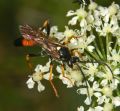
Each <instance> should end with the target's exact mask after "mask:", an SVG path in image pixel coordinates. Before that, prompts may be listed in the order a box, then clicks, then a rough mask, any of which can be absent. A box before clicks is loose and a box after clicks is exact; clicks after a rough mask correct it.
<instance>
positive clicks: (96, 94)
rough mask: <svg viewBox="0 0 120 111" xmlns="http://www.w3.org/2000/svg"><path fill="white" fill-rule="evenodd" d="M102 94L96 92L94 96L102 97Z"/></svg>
mask: <svg viewBox="0 0 120 111" xmlns="http://www.w3.org/2000/svg"><path fill="white" fill-rule="evenodd" d="M101 95H102V94H101V93H99V92H95V93H94V96H96V97H100V96H101Z"/></svg>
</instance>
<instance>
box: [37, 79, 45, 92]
mask: <svg viewBox="0 0 120 111" xmlns="http://www.w3.org/2000/svg"><path fill="white" fill-rule="evenodd" d="M44 90H45V86H43V85H42V84H41V82H40V81H39V82H38V91H39V92H42V91H44Z"/></svg>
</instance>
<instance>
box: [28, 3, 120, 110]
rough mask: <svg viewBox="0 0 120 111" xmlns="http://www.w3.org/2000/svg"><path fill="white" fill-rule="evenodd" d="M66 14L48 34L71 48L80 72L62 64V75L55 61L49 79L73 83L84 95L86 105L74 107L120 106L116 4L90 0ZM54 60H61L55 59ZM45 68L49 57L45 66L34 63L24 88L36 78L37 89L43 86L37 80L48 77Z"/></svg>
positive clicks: (118, 13) (119, 37)
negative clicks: (63, 22)
mask: <svg viewBox="0 0 120 111" xmlns="http://www.w3.org/2000/svg"><path fill="white" fill-rule="evenodd" d="M66 17H69V18H70V20H69V21H68V24H67V25H66V26H65V31H63V32H59V31H58V27H57V26H52V27H51V30H50V37H51V38H53V39H55V40H57V42H60V43H61V44H63V43H64V44H65V46H66V47H68V48H69V50H70V51H71V50H73V55H74V56H77V57H79V59H80V61H81V62H79V66H80V67H81V69H82V72H83V73H84V76H83V74H82V72H81V71H80V70H79V69H78V68H77V66H76V65H74V66H73V68H70V67H69V66H68V65H67V64H65V69H64V75H62V73H63V70H62V69H61V66H60V65H57V66H56V71H57V72H58V73H59V74H60V76H56V77H55V76H54V74H53V77H52V79H56V78H58V79H60V80H61V81H62V83H63V84H65V85H67V88H72V87H74V86H77V87H78V90H77V93H78V94H79V95H85V96H86V99H85V100H84V103H85V105H84V106H86V105H88V106H89V108H88V109H86V107H84V106H81V105H80V107H78V109H77V110H78V111H112V110H115V108H116V107H118V106H120V88H119V85H120V7H119V5H118V4H116V3H114V2H113V3H112V4H111V5H110V6H108V7H103V6H99V5H98V4H97V3H95V2H92V1H91V2H90V4H89V5H86V6H83V5H80V8H79V9H76V10H75V11H74V10H70V11H68V12H67V15H66ZM78 26H79V27H78ZM69 27H70V28H69ZM75 27H76V28H75ZM71 55H72V53H71ZM82 61H83V62H82ZM87 61H89V62H87ZM56 62H58V63H59V64H60V63H61V62H60V61H58V60H56ZM49 71H50V61H48V63H47V64H46V65H45V66H42V65H37V66H36V68H35V73H33V74H32V75H31V76H29V79H28V81H27V82H26V83H27V85H28V88H29V89H31V88H33V87H34V84H35V82H36V83H37V84H38V91H39V92H41V91H43V90H45V86H43V85H42V84H41V81H42V80H43V79H46V80H49ZM85 78H86V80H87V82H85V80H84V79H85ZM86 83H87V87H88V91H87V88H86ZM81 87H82V88H81ZM88 92H89V94H88Z"/></svg>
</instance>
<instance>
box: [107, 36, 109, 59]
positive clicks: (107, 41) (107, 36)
mask: <svg viewBox="0 0 120 111" xmlns="http://www.w3.org/2000/svg"><path fill="white" fill-rule="evenodd" d="M107 55H109V36H108V34H107V35H106V60H107Z"/></svg>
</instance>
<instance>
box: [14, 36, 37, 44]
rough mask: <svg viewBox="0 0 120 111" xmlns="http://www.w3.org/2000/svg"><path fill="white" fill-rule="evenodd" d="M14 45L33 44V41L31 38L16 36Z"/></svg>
mask: <svg viewBox="0 0 120 111" xmlns="http://www.w3.org/2000/svg"><path fill="white" fill-rule="evenodd" d="M14 45H15V46H33V45H35V42H34V41H33V40H27V39H24V38H18V39H16V40H15V41H14Z"/></svg>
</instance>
